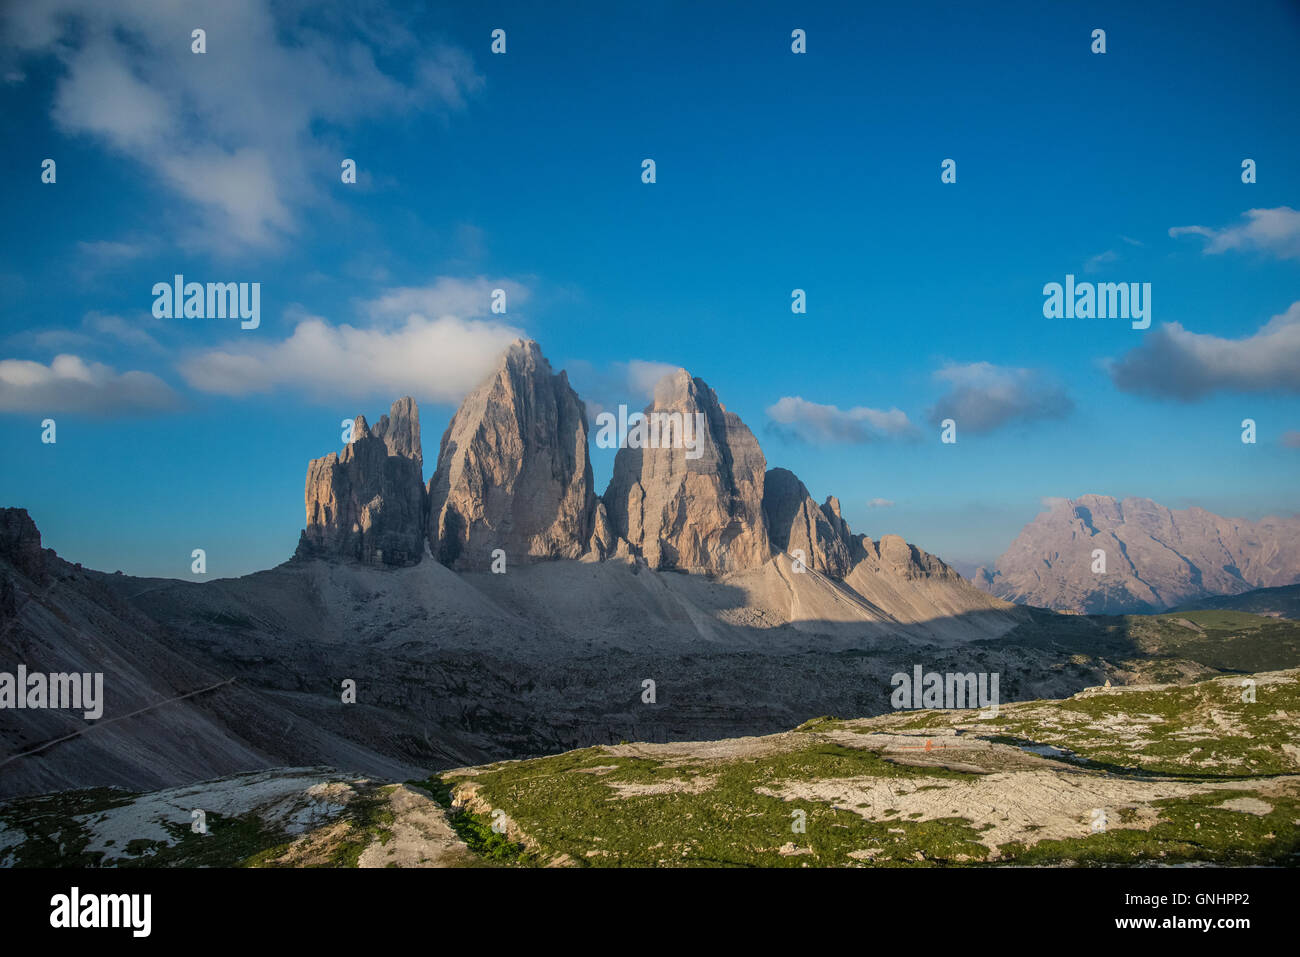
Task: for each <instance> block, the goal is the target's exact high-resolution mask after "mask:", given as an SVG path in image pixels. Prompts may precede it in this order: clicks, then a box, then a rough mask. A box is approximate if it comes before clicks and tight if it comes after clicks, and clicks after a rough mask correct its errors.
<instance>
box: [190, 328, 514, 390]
mask: <svg viewBox="0 0 1300 957" xmlns="http://www.w3.org/2000/svg"><path fill="white" fill-rule="evenodd" d="M522 336H523V333H522V331H521V330H519V329H517V328H515V327H513V326H508V325H505V324H503V323H498V322H493V321H489V320H474V319H458V318H456V317H454V316H441V317H439V318H436V319H428V318H425V317H424V316H420V315H412V316H410V317H409V318H408V319H407V320H406V322H405V323H403V324H402V325H400V326H397V327H396V328H384V329H375V328H359V327H356V326H351V325H347V324H342V325H338V326H334V325H331V324H330V323H328V322H327V321H326V320H324V319H321V318H318V317H313V318H310V319H305V320H303V321H301V322H299V323H298V325H297V326H296V327H295V328H294V331H293V333H292V335H290V336H289V338H287V339H285V340H283V341H280V342H263V341H260V340H257V339H254V338H250V339H248V340H243V339H239V340H235V341H233V342H231V343H229V344H227V345H226V346H225V347H223V348H217V349H211V350H207V351H205V352H201V353H198V354H196V355H193V356H190V357H189V358H187V359H185V360H183V361H182V362H181V364H180V373H181V375H182V376H184V378H185V381H186V382H188V383H189V384H190V385H191V386H193V387H194V388H196V389H199V390H200V391H203V392H211V393H216V394H219V395H232V396H240V395H249V394H252V393H263V392H270V391H273V390H275V389H278V388H285V387H288V388H296V389H300V390H302V391H303V392H304V393H306V394H307V395H309V396H311V397H313V398H316V399H329V398H332V397H337V396H344V397H349V398H357V397H366V396H373V395H382V396H388V397H392V396H397V395H406V394H409V395H412V396H414V397H415V398H416V399H417V400H426V401H433V402H459V401H460V400H461V399H462V398H464V396H465V394H466V393H467V392H469V391H470V390H471V389H472V388H474V387H475V386H476V385H478V383H479V382H480V381H482V379H483V378H484V377H485V376H486V375H488V374H489V373H490V372H491V371H492V368H493V367H494V365H495V363H496V360H497V358H498V356H500V354H501V353H502V352H503V351H504V350H505V348H506V347H507V346H508V345H509V344H510V343H511V342H512V341H514V340H515V339H517V338H520V337H522Z"/></svg>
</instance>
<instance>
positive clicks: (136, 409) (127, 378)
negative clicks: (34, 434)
mask: <svg viewBox="0 0 1300 957" xmlns="http://www.w3.org/2000/svg"><path fill="white" fill-rule="evenodd" d="M177 404H178V400H177V396H176V394H175V393H174V392H173V391H172V389H171V387H170V386H168V385H167V384H166V383H165V382H163V381H162V380H161V379H159V378H158V377H157V376H156V375H153V374H152V373H148V372H121V373H119V372H116V371H115V370H114V369H112V368H111V367H110V366H106V365H103V364H102V363H98V362H86V361H85V360H84V359H82V358H81V357H79V356H75V355H71V354H66V353H65V354H62V355H58V356H55V357H54V360H53V361H52V362H51V363H50V364H49V365H45V364H43V363H40V362H31V361H29V360H26V359H3V360H0V412H37V413H57V412H87V413H91V414H95V415H111V414H119V415H120V414H130V413H141V412H156V411H163V410H166V409H169V408H174V407H175V406H176V405H177Z"/></svg>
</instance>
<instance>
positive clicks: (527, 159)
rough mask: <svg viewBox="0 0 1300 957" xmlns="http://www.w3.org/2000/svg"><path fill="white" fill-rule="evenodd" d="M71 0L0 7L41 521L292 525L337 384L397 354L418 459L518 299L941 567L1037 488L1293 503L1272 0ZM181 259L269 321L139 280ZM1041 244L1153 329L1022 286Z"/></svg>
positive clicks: (133, 548)
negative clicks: (954, 428)
mask: <svg viewBox="0 0 1300 957" xmlns="http://www.w3.org/2000/svg"><path fill="white" fill-rule="evenodd" d="M102 6H104V5H101V4H93V3H90V2H88V0H47V2H43V3H40V4H35V5H33V4H24V3H15V4H10V5H8V6H7V7H6V9H5V11H4V13H3V14H0V17H3V19H2V20H0V25H2V26H0V28H2V29H3V45H2V46H0V75H2V77H3V82H2V83H0V103H2V104H3V112H4V117H5V121H4V122H5V125H6V135H5V146H4V148H3V150H2V151H0V163H2V164H3V167H0V169H2V171H3V177H2V178H0V198H2V200H3V206H4V209H5V216H4V225H3V229H4V237H3V238H4V242H3V245H2V250H3V251H2V252H0V462H2V463H3V466H2V467H0V504H4V505H18V506H23V507H25V508H27V509H28V510H29V511H30V512H31V513H32V515H33V516H34V518H35V519H36V521H37V523H38V524H39V526H40V528H41V530H42V533H43V535H44V538H45V542H46V544H47V545H49V546H51V547H54V548H56V549H57V550H58V551H59V552H60V554H62V555H63V556H64V557H66V558H68V559H70V560H73V561H80V562H82V563H84V564H86V565H89V566H92V567H98V568H103V569H106V570H114V569H121V570H123V571H126V572H129V573H134V574H150V575H170V576H177V577H184V576H188V574H189V566H190V557H189V556H190V552H191V550H192V549H193V548H198V547H202V548H204V549H205V550H206V551H207V555H208V572H209V574H210V575H212V576H225V575H234V574H242V573H245V572H248V571H252V570H255V569H258V568H264V567H269V566H271V565H274V564H276V563H278V562H280V561H283V560H284V559H285V558H287V557H288V556H289V555H290V554H291V553H292V551H293V548H294V546H295V545H296V542H297V535H298V530H299V529H300V528H301V527H302V523H303V507H302V487H303V477H304V474H305V469H306V465H307V461H308V460H309V459H310V458H312V457H316V456H320V455H323V454H325V453H326V452H328V451H330V450H332V449H337V448H338V447H339V446H340V444H341V439H340V427H339V426H340V421H341V420H342V419H343V418H347V417H351V416H352V415H355V414H356V413H358V412H361V413H364V414H366V415H367V417H368V418H369V419H370V420H371V421H374V419H376V418H377V417H378V415H379V414H380V413H382V412H384V411H386V410H387V408H388V405H389V403H390V402H391V401H392V399H394V398H396V397H397V396H398V395H401V394H404V393H408V392H409V393H411V394H413V395H415V397H416V399H417V400H418V401H419V402H420V406H421V412H422V416H421V418H422V425H423V430H424V447H425V455H426V472H428V471H431V470H432V467H433V462H434V458H435V456H436V451H437V442H438V438H439V437H440V435H441V433H442V430H443V429H444V428H445V426H446V423H447V421H448V419H449V418H450V415H451V413H452V411H453V410H454V407H455V403H456V401H457V399H458V398H459V396H461V395H463V394H464V392H465V391H466V390H467V389H468V388H469V387H470V386H471V385H472V384H473V381H474V379H476V378H477V377H478V376H479V375H480V374H481V372H482V371H483V370H484V369H485V367H486V366H487V365H488V364H490V362H491V357H492V355H493V354H495V352H496V351H497V350H498V349H499V348H500V346H501V345H503V344H504V343H505V342H508V341H509V339H510V338H512V337H513V336H514V335H515V334H517V333H522V334H524V335H528V336H531V337H533V338H536V339H537V340H538V341H539V342H540V343H541V345H542V348H543V350H544V351H545V353H546V354H547V356H548V357H549V358H550V359H551V362H552V364H553V365H554V366H555V367H556V368H566V369H568V371H569V374H570V378H571V380H572V381H573V383H574V385H575V387H576V388H577V389H578V391H579V393H580V394H581V395H582V396H583V398H584V399H586V400H587V401H588V405H589V407H591V408H592V410H593V411H594V409H595V408H596V407H598V406H599V407H604V406H609V405H614V404H617V403H618V402H627V403H628V404H629V405H631V406H633V407H640V406H641V405H643V404H644V401H645V388H644V386H645V382H646V381H647V379H648V378H649V376H648V373H649V372H650V371H653V370H655V369H657V368H658V365H657V364H665V365H669V366H677V365H680V366H684V367H686V368H687V369H689V370H690V371H691V372H692V373H693V374H694V375H697V376H700V377H702V378H704V379H705V380H706V381H707V382H708V383H709V384H710V385H711V386H712V387H713V388H714V389H715V390H716V391H717V392H718V394H719V397H720V398H721V400H722V402H723V403H724V404H725V405H726V406H727V407H728V408H729V409H731V410H732V411H735V412H737V413H738V414H739V415H740V416H741V417H742V418H743V419H744V420H745V422H746V423H747V424H749V425H750V427H751V428H752V429H753V430H754V432H755V434H756V435H757V436H758V438H759V441H760V443H761V444H762V446H763V449H764V452H765V453H766V456H767V459H768V462H769V466H783V467H786V468H790V469H792V470H793V471H794V472H795V473H796V474H798V475H799V476H800V477H801V478H802V479H803V480H804V482H805V483H806V484H807V485H808V487H809V489H810V490H811V492H812V494H813V495H814V497H816V498H817V499H818V500H819V501H820V500H821V499H823V498H824V497H825V496H826V495H828V494H835V495H837V496H838V497H839V498H840V499H841V501H842V503H843V507H844V512H845V515H846V517H847V518H848V520H849V522H850V524H851V525H852V526H853V528H854V530H855V531H861V532H865V533H867V534H869V535H871V536H873V537H878V536H880V535H882V534H885V533H889V532H894V533H898V534H902V535H903V536H904V537H906V538H907V539H908V540H909V541H912V542H914V543H916V544H918V545H920V546H921V547H923V548H925V549H927V550H930V551H933V552H936V553H938V554H939V555H941V556H943V557H945V558H948V559H950V560H955V561H957V562H959V563H962V564H963V565H965V564H966V563H973V562H979V561H984V562H991V560H992V559H993V558H994V557H996V556H997V555H998V554H1000V553H1001V552H1002V550H1003V549H1004V548H1005V547H1006V546H1007V544H1009V543H1010V541H1011V539H1012V538H1013V537H1014V536H1015V534H1016V533H1017V531H1018V530H1019V528H1020V527H1021V526H1022V525H1023V524H1024V523H1025V522H1027V521H1028V520H1030V519H1031V518H1032V517H1033V516H1034V515H1035V514H1036V513H1037V512H1038V511H1039V510H1040V508H1041V507H1042V506H1041V502H1042V500H1043V499H1044V498H1048V497H1059V496H1068V497H1075V496H1078V495H1081V494H1085V493H1089V492H1092V493H1098V494H1109V495H1115V496H1130V495H1133V496H1143V497H1148V498H1152V499H1155V500H1156V501H1159V502H1161V503H1163V504H1166V505H1169V506H1171V507H1178V508H1182V507H1187V506H1190V505H1200V506H1202V507H1205V508H1208V509H1211V510H1212V511H1216V512H1220V513H1221V514H1227V515H1231V516H1239V517H1243V518H1250V519H1255V518H1259V517H1262V516H1264V515H1268V514H1287V515H1289V514H1294V513H1295V512H1296V510H1297V507H1296V501H1295V490H1296V488H1297V485H1298V483H1297V481H1296V480H1297V476H1298V475H1300V448H1297V447H1295V446H1296V445H1300V306H1297V307H1296V308H1295V309H1292V306H1293V304H1295V303H1297V302H1300V213H1296V212H1295V208H1296V207H1300V189H1298V188H1297V183H1300V129H1298V124H1297V120H1296V116H1297V113H1298V111H1297V105H1298V104H1297V99H1298V96H1297V92H1296V91H1297V90H1300V58H1297V55H1296V53H1297V49H1300V7H1297V5H1296V4H1293V3H1285V2H1276V3H1260V4H1258V5H1252V6H1251V8H1250V10H1249V13H1245V12H1242V11H1241V10H1240V8H1237V9H1234V7H1233V5H1230V4H1222V3H1214V4H1211V3H1194V2H1193V3H1189V2H1179V3H1152V4H1142V5H1140V7H1141V8H1140V9H1131V8H1132V7H1133V6H1135V5H1132V4H1121V3H1115V4H1098V3H1088V4H1083V3H1079V4H1043V3H1038V2H1026V3H1000V4H995V5H978V6H977V5H971V4H966V3H956V2H954V3H919V4H907V5H899V6H901V7H903V9H894V8H893V7H892V6H891V7H888V8H886V7H882V8H880V9H870V10H869V11H868V10H865V9H864V8H863V6H862V5H858V4H843V5H837V4H828V5H824V6H822V7H820V8H819V9H815V10H811V11H810V10H808V9H806V8H807V5H804V4H792V3H784V4H767V3H752V4H745V5H743V8H742V7H739V6H737V5H734V4H687V3H680V4H675V3H671V4H670V3H653V2H651V3H642V4H637V5H631V4H626V5H623V4H620V5H617V8H611V5H608V4H597V3H590V4H576V3H574V4H559V5H555V4H549V5H538V4H490V3H489V4H476V5H473V10H472V11H470V12H466V10H465V9H464V8H465V7H468V6H470V5H461V9H460V10H457V9H455V8H452V7H447V8H445V9H443V10H441V11H440V10H437V9H433V8H431V7H428V6H426V5H425V4H419V5H411V6H410V7H404V6H401V5H398V6H381V5H373V6H372V5H369V4H349V5H347V6H346V7H343V6H340V7H338V8H327V9H326V10H325V12H321V11H319V10H316V9H315V8H314V7H313V6H312V5H309V4H296V3H288V4H276V5H273V6H271V5H267V4H266V3H264V2H262V0H236V2H231V3H229V4H223V5H221V9H220V12H219V13H216V14H214V13H210V12H198V11H199V10H200V9H201V8H199V7H197V6H194V7H191V6H189V5H186V4H169V5H164V6H163V7H162V9H161V10H159V9H155V8H157V7H159V5H157V4H145V3H142V2H141V3H136V2H127V3H123V4H116V5H112V9H111V10H105V9H101V7H102ZM994 8H996V9H994ZM196 27H201V28H203V29H205V30H206V31H207V36H206V42H207V52H206V53H204V54H194V53H192V52H191V49H190V44H191V40H190V34H191V30H192V29H193V28H196ZM495 28H501V29H504V30H505V31H506V38H507V49H506V53H505V55H493V54H492V53H490V50H489V47H490V43H491V37H490V34H491V32H492V30H493V29H495ZM795 28H800V29H803V30H805V31H806V33H807V50H808V52H807V53H806V54H803V55H796V54H794V53H792V52H791V38H790V34H791V31H792V30H793V29H795ZM1096 28H1101V29H1104V30H1105V31H1106V46H1107V52H1106V53H1105V54H1100V55H1099V54H1094V53H1092V52H1091V50H1090V47H1091V45H1092V39H1091V34H1092V31H1093V30H1094V29H1096ZM46 158H52V159H54V160H55V161H56V163H57V167H56V181H55V183H53V184H49V183H43V182H42V181H41V164H42V161H43V160H44V159H46ZM344 158H352V159H355V161H356V163H357V168H358V181H357V183H356V184H343V183H341V182H340V175H339V172H340V162H341V161H342V160H343V159H344ZM645 158H652V159H654V160H655V162H656V165H657V170H656V172H657V182H655V183H654V184H645V183H643V182H642V181H641V163H642V160H643V159H645ZM947 158H952V159H954V160H955V161H956V163H957V182H956V183H954V184H945V183H941V181H940V163H941V162H942V161H943V160H944V159H947ZM1245 158H1251V159H1253V160H1255V161H1256V164H1257V177H1258V181H1257V182H1256V183H1253V184H1244V183H1243V182H1242V181H1241V163H1242V160H1243V159H1245ZM1252 211H1253V212H1252ZM1171 230H1172V233H1171ZM176 273H182V274H184V275H185V276H186V278H187V279H188V280H196V281H200V282H206V281H236V282H253V281H257V282H260V283H261V284H262V285H261V325H260V327H259V328H257V329H255V330H248V331H242V330H240V328H239V324H238V323H237V322H232V321H228V320H220V319H188V320H187V319H155V318H154V317H153V316H152V314H151V307H152V305H153V296H152V294H151V289H152V286H153V284H154V283H156V282H159V281H163V282H167V281H170V279H171V277H172V276H173V275H174V274H176ZM1067 273H1071V274H1074V275H1075V276H1076V278H1077V279H1078V280H1079V281H1090V282H1139V283H1150V284H1151V290H1152V293H1151V295H1152V323H1151V328H1150V329H1147V330H1144V331H1139V330H1134V329H1132V328H1131V327H1130V324H1129V323H1128V322H1126V321H1123V320H1117V319H1046V318H1044V316H1043V311H1042V307H1043V299H1044V297H1043V292H1042V289H1043V286H1044V284H1045V283H1049V282H1063V281H1064V278H1065V276H1066V274H1067ZM494 288H504V289H506V290H507V292H508V293H509V298H508V312H507V313H506V315H504V316H500V315H493V314H491V313H490V312H489V308H488V307H489V294H490V291H491V290H492V289H494ZM795 288H801V289H804V290H806V293H807V300H808V311H807V313H806V314H804V315H795V314H792V312H791V310H790V302H791V291H792V290H793V289H795ZM1275 317H1279V318H1275ZM1270 323H1271V324H1270ZM1266 326H1267V328H1266ZM58 356H65V357H70V358H63V359H56V357H58ZM1116 369H1120V370H1123V371H1122V374H1121V373H1117V372H1116V371H1115V370H1116ZM782 400H786V401H785V402H784V403H782ZM853 410H858V411H853ZM892 410H898V413H901V415H902V416H905V417H906V418H905V420H903V419H900V418H899V416H898V414H894V415H893V417H892V418H891V417H889V414H890V413H891V412H892ZM949 415H951V416H952V417H954V418H955V419H956V420H957V421H958V441H957V442H956V444H953V445H945V444H942V443H941V442H940V441H939V428H938V426H937V424H936V422H937V420H938V419H939V418H941V417H945V416H949ZM45 418H54V419H55V420H56V422H57V429H58V431H57V443H56V444H54V445H48V444H42V443H41V441H40V438H41V425H40V423H41V421H42V420H43V419H45ZM1244 418H1253V419H1255V420H1256V422H1257V423H1258V442H1257V443H1256V444H1254V445H1246V444H1243V443H1242V442H1241V439H1240V435H1241V427H1240V423H1241V421H1242V419H1244ZM900 422H905V425H901V426H900V425H899V423H900ZM963 423H967V424H972V423H973V424H974V426H973V427H971V428H963ZM592 453H593V465H594V467H595V470H596V476H597V485H598V488H599V489H601V490H603V488H604V486H605V484H606V482H607V481H608V477H609V473H610V468H611V466H612V453H610V452H605V451H602V450H599V449H595V448H593V449H592ZM873 502H875V503H876V504H874V505H873V504H872V503H873ZM884 503H892V504H884Z"/></svg>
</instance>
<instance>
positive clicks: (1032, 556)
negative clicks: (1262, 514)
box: [976, 495, 1300, 614]
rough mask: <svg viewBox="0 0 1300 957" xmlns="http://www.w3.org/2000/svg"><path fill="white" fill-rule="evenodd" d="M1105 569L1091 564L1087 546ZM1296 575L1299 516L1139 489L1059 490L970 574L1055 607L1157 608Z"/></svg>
mask: <svg viewBox="0 0 1300 957" xmlns="http://www.w3.org/2000/svg"><path fill="white" fill-rule="evenodd" d="M1098 549H1100V550H1102V551H1104V552H1105V553H1106V570H1105V571H1104V572H1098V571H1094V570H1093V565H1094V561H1095V559H1094V557H1093V552H1094V551H1096V550H1098ZM1297 582H1300V520H1298V519H1294V518H1292V519H1278V518H1265V519H1262V520H1261V521H1259V522H1246V521H1242V520H1240V519H1231V518H1223V517H1221V516H1219V515H1215V514H1213V513H1212V512H1207V511H1205V510H1204V509H1200V508H1191V509H1187V510H1185V511H1173V510H1171V509H1168V508H1165V507H1164V506H1163V505H1159V504H1157V503H1155V502H1152V501H1150V500H1149V499H1144V498H1126V499H1124V500H1123V501H1117V500H1116V499H1113V498H1110V497H1108V496H1104V495H1084V496H1081V497H1080V498H1079V499H1077V500H1075V501H1070V500H1066V499H1061V500H1059V501H1057V502H1055V503H1054V504H1053V506H1052V507H1051V508H1050V509H1048V511H1046V512H1044V513H1042V514H1040V515H1039V516H1038V517H1037V518H1035V519H1034V520H1033V521H1032V522H1030V523H1029V524H1028V525H1026V526H1025V527H1024V529H1023V530H1022V531H1021V532H1020V534H1019V535H1018V536H1017V537H1016V540H1015V541H1014V542H1012V543H1011V546H1010V547H1009V548H1008V549H1007V550H1006V552H1005V553H1004V554H1003V555H1002V557H1001V558H999V559H998V561H997V565H996V568H995V570H994V571H993V573H992V574H990V573H989V572H987V571H985V570H983V569H981V570H980V572H979V573H977V575H976V584H978V585H979V586H980V587H981V588H984V589H985V590H987V591H989V592H991V593H992V594H994V595H997V596H999V597H1001V598H1006V599H1009V600H1012V601H1019V602H1025V603H1027V604H1031V605H1040V606H1043V607H1047V608H1055V609H1058V610H1062V611H1078V612H1085V613H1107V614H1114V613H1120V612H1134V611H1138V612H1141V611H1153V610H1157V611H1158V610H1162V609H1164V608H1168V607H1170V606H1172V605H1176V604H1180V603H1182V602H1188V601H1194V600H1196V599H1199V598H1203V597H1206V596H1210V595H1235V594H1239V593H1241V592H1245V591H1249V590H1251V589H1253V588H1267V587H1276V586H1281V585H1290V584H1294V583H1297Z"/></svg>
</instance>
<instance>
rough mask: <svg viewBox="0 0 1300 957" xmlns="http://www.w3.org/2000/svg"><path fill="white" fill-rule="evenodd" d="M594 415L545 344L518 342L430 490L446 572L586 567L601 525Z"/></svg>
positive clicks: (437, 547) (453, 431)
mask: <svg viewBox="0 0 1300 957" xmlns="http://www.w3.org/2000/svg"><path fill="white" fill-rule="evenodd" d="M595 509H596V496H595V492H594V491H593V490H592V477H591V460H590V458H589V456H588V452H587V411H586V407H585V406H584V405H583V403H582V400H581V399H579V398H578V395H577V393H576V392H574V391H573V389H572V388H570V386H569V379H568V376H566V375H565V373H563V372H560V373H559V374H556V373H554V372H552V371H551V366H550V363H549V362H547V361H546V357H545V356H543V355H542V351H541V349H540V348H539V347H538V345H537V343H536V342H533V341H531V340H529V341H524V340H522V339H518V340H515V342H514V343H513V344H511V346H510V347H509V348H508V349H507V350H506V352H505V354H504V355H503V356H502V357H501V360H500V362H499V363H498V365H497V368H496V370H495V371H494V372H493V373H492V375H491V376H490V377H489V378H488V379H487V380H486V381H485V382H484V383H483V384H482V385H480V386H479V387H478V388H477V389H475V390H474V391H473V392H471V393H470V394H469V395H468V396H466V398H465V401H464V402H462V403H461V406H460V408H459V409H457V410H456V414H455V416H453V417H452V420H451V425H449V426H448V427H447V431H446V432H445V433H444V434H443V437H442V446H441V448H440V449H439V451H438V467H437V470H436V471H435V472H434V474H433V478H432V479H430V481H429V522H428V532H429V544H430V547H431V548H432V550H433V555H434V557H435V558H437V559H438V561H440V562H442V563H443V564H444V565H447V566H449V567H453V568H461V569H486V568H488V567H489V565H490V563H491V561H492V552H493V550H494V549H498V548H500V549H502V550H504V551H505V553H506V557H507V561H520V560H522V561H528V560H530V559H551V558H577V557H578V556H580V555H581V554H583V552H585V551H586V550H587V548H588V545H589V542H590V541H591V538H592V530H593V526H594V522H595Z"/></svg>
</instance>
